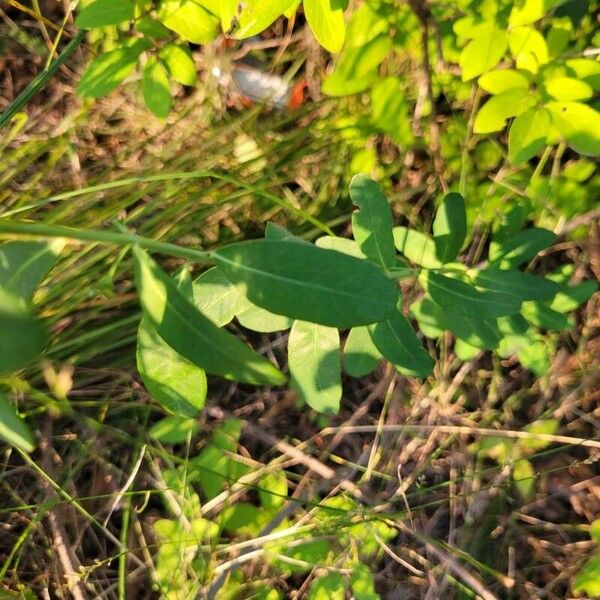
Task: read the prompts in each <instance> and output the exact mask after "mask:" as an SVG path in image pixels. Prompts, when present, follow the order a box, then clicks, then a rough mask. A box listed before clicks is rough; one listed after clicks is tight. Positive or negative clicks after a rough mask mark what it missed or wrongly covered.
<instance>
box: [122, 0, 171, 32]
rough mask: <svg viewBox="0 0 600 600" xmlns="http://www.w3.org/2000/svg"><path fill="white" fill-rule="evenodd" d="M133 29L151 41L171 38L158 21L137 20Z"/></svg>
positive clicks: (143, 18) (146, 18)
mask: <svg viewBox="0 0 600 600" xmlns="http://www.w3.org/2000/svg"><path fill="white" fill-rule="evenodd" d="M111 1H112V0H111ZM135 28H136V29H137V30H138V31H139V32H140V33H142V34H144V35H145V36H146V37H149V38H151V39H153V40H164V39H167V38H169V37H171V32H170V31H169V30H168V29H167V28H166V27H165V26H164V25H163V24H162V23H161V22H160V21H156V20H155V19H151V18H150V17H142V18H141V19H138V20H137V21H136V22H135Z"/></svg>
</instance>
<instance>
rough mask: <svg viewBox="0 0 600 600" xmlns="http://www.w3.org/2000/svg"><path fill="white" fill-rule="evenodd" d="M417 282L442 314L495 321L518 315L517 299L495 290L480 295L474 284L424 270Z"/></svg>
mask: <svg viewBox="0 0 600 600" xmlns="http://www.w3.org/2000/svg"><path fill="white" fill-rule="evenodd" d="M421 281H422V282H423V285H424V286H425V288H426V289H427V292H428V293H429V296H430V297H431V299H432V300H433V301H434V302H435V303H436V304H437V305H438V306H441V307H442V308H443V309H444V311H445V312H447V313H448V312H450V313H451V312H452V311H455V312H456V313H458V314H459V315H464V316H466V317H472V316H473V315H477V317H478V318H480V319H486V318H488V319H495V318H496V317H503V316H505V315H512V314H514V313H517V312H519V309H520V308H521V299H520V298H518V297H517V296H514V295H513V294H507V293H506V292H499V291H484V292H480V291H479V290H478V289H477V288H476V287H475V286H474V285H472V284H469V283H466V282H464V281H460V280H458V279H452V278H450V277H446V276H445V275H441V274H440V273H435V272H433V271H424V272H423V273H422V274H421Z"/></svg>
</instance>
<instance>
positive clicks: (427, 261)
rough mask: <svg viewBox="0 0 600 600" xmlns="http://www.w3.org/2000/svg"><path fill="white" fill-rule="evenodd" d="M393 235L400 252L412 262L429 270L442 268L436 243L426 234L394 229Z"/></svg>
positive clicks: (399, 228)
mask: <svg viewBox="0 0 600 600" xmlns="http://www.w3.org/2000/svg"><path fill="white" fill-rule="evenodd" d="M392 234H393V236H394V245H395V246H396V249H397V250H398V252H401V253H402V254H404V256H406V258H408V260H410V261H411V262H414V263H415V264H417V265H420V266H422V267H426V268H428V269H435V268H437V267H441V266H442V263H441V262H440V261H439V260H438V258H437V256H436V248H435V242H434V241H433V240H432V239H431V238H429V237H427V236H426V235H425V234H424V233H421V232H420V231H416V230H415V229H408V228H407V227H394V229H393V231H392Z"/></svg>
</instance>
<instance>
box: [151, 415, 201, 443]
mask: <svg viewBox="0 0 600 600" xmlns="http://www.w3.org/2000/svg"><path fill="white" fill-rule="evenodd" d="M199 431H200V424H199V423H198V420H197V419H191V418H186V417H182V416H178V415H173V416H170V417H165V418H164V419H161V420H160V421H158V423H155V424H154V425H153V426H152V427H151V428H150V431H149V432H148V433H149V435H150V437H151V438H152V439H155V440H156V441H157V442H161V443H162V444H183V443H185V442H186V441H187V439H188V437H190V436H191V437H192V438H193V437H194V436H195V435H197V434H198V432H199Z"/></svg>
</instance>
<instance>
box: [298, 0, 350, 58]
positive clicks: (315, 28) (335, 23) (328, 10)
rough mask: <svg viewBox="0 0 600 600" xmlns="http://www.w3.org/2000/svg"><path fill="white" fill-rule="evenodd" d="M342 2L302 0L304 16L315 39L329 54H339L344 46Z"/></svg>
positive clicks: (334, 0)
mask: <svg viewBox="0 0 600 600" xmlns="http://www.w3.org/2000/svg"><path fill="white" fill-rule="evenodd" d="M345 4H346V2H345V1H344V0H304V2H303V6H304V16H305V17H306V20H307V22H308V25H309V27H310V28H311V30H312V32H313V34H314V36H315V38H317V41H318V42H319V44H321V46H323V48H325V49H326V50H329V52H339V51H340V50H341V49H342V46H343V45H344V38H345V36H346V22H345V21H344V9H345V8H346V6H345Z"/></svg>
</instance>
